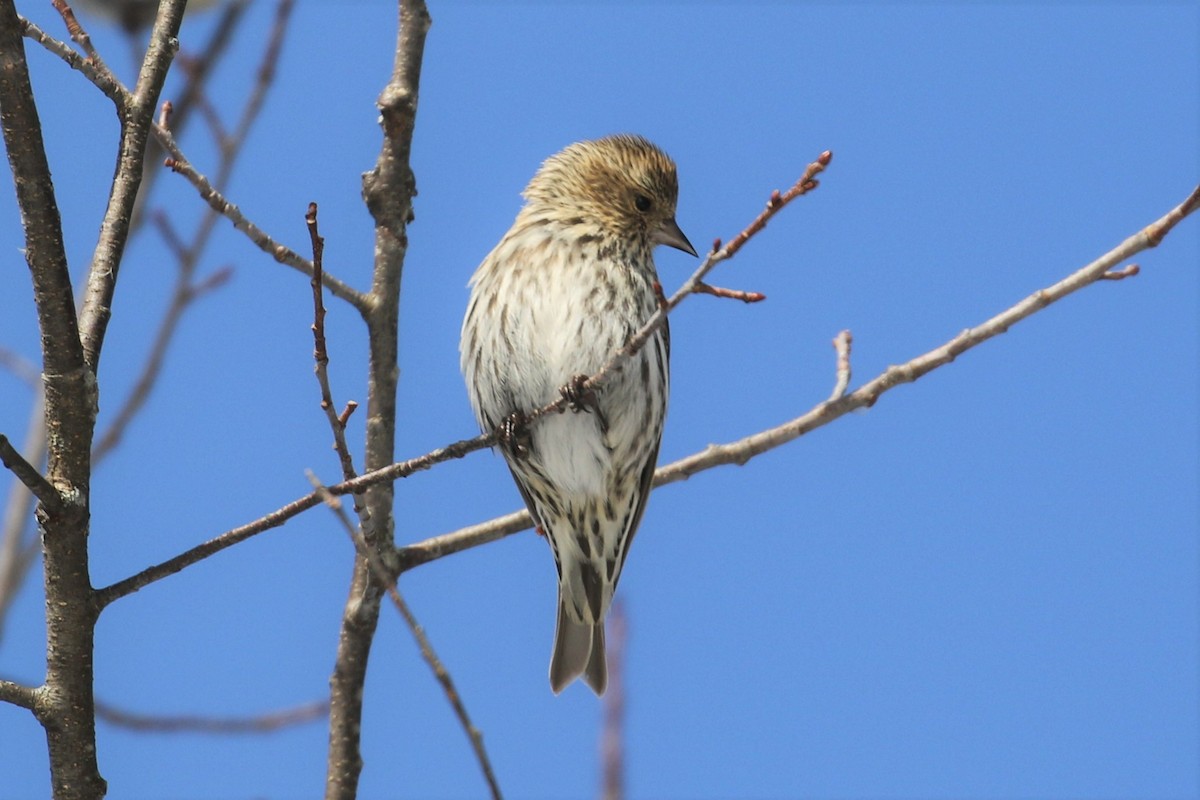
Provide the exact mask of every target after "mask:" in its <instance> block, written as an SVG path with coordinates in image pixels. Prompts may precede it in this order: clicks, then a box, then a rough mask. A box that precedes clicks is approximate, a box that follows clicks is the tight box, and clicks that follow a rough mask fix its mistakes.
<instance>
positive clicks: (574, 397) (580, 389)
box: [558, 375, 599, 413]
mask: <svg viewBox="0 0 1200 800" xmlns="http://www.w3.org/2000/svg"><path fill="white" fill-rule="evenodd" d="M587 379H588V376H587V375H576V376H575V377H574V378H571V380H569V381H567V384H566V385H565V386H563V387H562V388H561V389H559V390H558V391H559V394H561V395H562V397H563V399H564V400H566V401H567V408H569V409H571V410H572V411H574V412H576V413H578V412H580V411H585V412H586V411H595V410H596V409H597V408H598V407H599V406H597V404H596V391H595V390H594V389H588V388H586V386H585V384H587Z"/></svg>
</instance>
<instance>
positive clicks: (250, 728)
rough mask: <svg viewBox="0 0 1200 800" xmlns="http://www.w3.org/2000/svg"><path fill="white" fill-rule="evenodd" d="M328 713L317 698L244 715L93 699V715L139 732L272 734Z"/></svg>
mask: <svg viewBox="0 0 1200 800" xmlns="http://www.w3.org/2000/svg"><path fill="white" fill-rule="evenodd" d="M328 714H329V701H328V700H317V701H314V702H312V703H305V704H304V705H302V706H296V707H295V708H286V709H283V710H282V711H271V712H268V713H266V714H254V715H251V716H245V717H207V716H201V715H198V714H180V715H177V716H169V715H160V714H135V713H133V712H131V711H125V710H123V709H120V708H117V707H116V706H113V705H109V704H108V703H102V702H101V701H99V700H97V701H96V717H97V718H98V719H100V720H102V721H104V722H107V723H108V724H109V725H115V726H116V727H118V728H126V729H127V730H132V731H138V732H142V733H204V734H212V735H215V736H229V735H231V734H262V733H274V732H275V731H279V730H283V729H285V728H294V727H296V726H297V725H307V724H309V723H311V722H317V721H319V720H322V719H325V717H326V716H327V715H328Z"/></svg>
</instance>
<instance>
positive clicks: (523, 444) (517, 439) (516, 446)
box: [496, 411, 533, 458]
mask: <svg viewBox="0 0 1200 800" xmlns="http://www.w3.org/2000/svg"><path fill="white" fill-rule="evenodd" d="M496 438H497V439H498V440H499V442H500V446H501V447H503V448H504V450H505V452H507V453H508V454H509V455H510V456H512V457H513V458H525V457H526V456H528V455H529V448H530V447H531V446H532V445H533V437H532V436H530V433H529V420H528V419H526V417H525V414H524V412H522V411H514V412H513V413H511V414H509V415H508V416H507V417H505V418H504V421H503V422H501V423H500V427H499V428H498V429H497V430H496Z"/></svg>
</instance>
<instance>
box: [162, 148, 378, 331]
mask: <svg viewBox="0 0 1200 800" xmlns="http://www.w3.org/2000/svg"><path fill="white" fill-rule="evenodd" d="M154 135H155V136H156V137H158V141H159V142H160V143H161V144H162V146H163V148H164V149H165V150H166V151H167V152H168V153H169V154H170V157H169V158H168V159H167V160H166V162H165V164H166V166H167V167H169V168H170V169H172V170H174V171H175V172H177V173H179V174H180V175H182V176H183V177H184V178H186V179H187V180H188V182H189V183H191V184H192V186H193V187H195V189H196V191H197V192H199V193H200V199H202V200H203V201H204V202H206V203H208V205H209V207H211V208H212V209H213V210H214V211H216V212H217V213H218V214H220V215H221V216H223V217H225V219H227V220H229V221H230V222H231V223H233V227H235V228H236V229H237V230H239V231H241V232H242V233H244V234H245V235H246V236H247V237H248V238H249V239H250V241H251V242H253V243H254V245H255V246H256V247H257V248H258V249H259V250H262V251H263V252H264V253H266V254H267V255H269V256H271V258H273V259H275V260H276V261H278V262H279V263H280V264H284V265H286V266H289V267H291V268H292V269H295V270H297V271H299V272H302V273H303V274H305V275H307V276H308V277H310V278H311V277H312V274H313V265H312V262H311V261H309V260H308V259H306V258H303V257H302V256H300V255H299V254H298V253H296V252H295V251H294V250H292V249H291V248H289V247H287V246H285V245H282V244H280V243H279V242H277V241H275V240H274V239H273V238H272V237H271V236H269V235H268V234H267V233H266V231H264V230H263V229H262V228H259V227H258V226H257V225H255V224H254V223H253V222H251V221H250V220H249V219H247V218H246V215H245V214H243V213H242V211H241V209H239V208H238V207H237V206H236V205H234V204H233V203H230V202H229V200H227V199H226V198H225V195H224V194H223V193H222V192H220V191H219V190H218V189H217V188H216V187H214V186H213V185H212V183H211V182H210V181H209V180H208V178H206V177H205V176H204V175H203V174H201V173H200V172H198V171H197V170H196V168H195V167H193V166H192V165H191V163H190V162H189V161H188V160H187V158H186V157H185V156H184V154H183V151H182V150H181V149H180V148H179V145H178V143H176V141H175V137H174V136H173V135H172V134H171V132H170V131H169V130H167V129H166V128H163V127H162V126H159V125H155V126H154ZM324 281H325V286H326V287H328V289H329V291H330V293H331V294H333V295H334V296H335V297H337V298H339V299H341V300H345V301H346V302H347V303H349V304H350V305H352V306H354V307H355V308H356V309H358V310H359V312H364V311H366V310H368V309H369V308H370V305H371V303H370V301H369V300H368V299H367V296H366V295H364V294H363V293H362V292H360V291H358V290H357V289H355V288H353V287H351V286H349V285H348V284H345V283H343V282H342V281H340V280H338V279H337V278H335V277H333V276H332V275H330V274H329V273H328V272H326V273H325V279H324Z"/></svg>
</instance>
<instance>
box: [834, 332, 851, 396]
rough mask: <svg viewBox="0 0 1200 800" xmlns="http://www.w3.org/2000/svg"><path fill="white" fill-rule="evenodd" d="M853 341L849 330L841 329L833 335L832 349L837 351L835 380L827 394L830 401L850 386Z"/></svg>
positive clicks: (842, 393)
mask: <svg viewBox="0 0 1200 800" xmlns="http://www.w3.org/2000/svg"><path fill="white" fill-rule="evenodd" d="M853 341H854V337H852V336H851V335H850V331H842V332H841V333H839V334H838V335H837V336H835V337H833V349H834V350H835V351H836V352H837V380H836V382H835V383H834V384H833V392H831V393H830V395H829V399H830V400H831V401H832V400H837V399H838V398H839V397H841V396H842V395H844V394H845V393H846V389H847V388H848V387H849V386H850V345H851V344H852V343H853Z"/></svg>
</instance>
